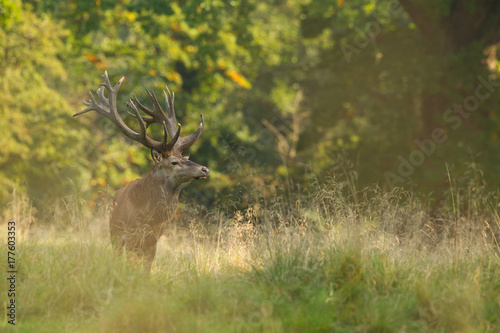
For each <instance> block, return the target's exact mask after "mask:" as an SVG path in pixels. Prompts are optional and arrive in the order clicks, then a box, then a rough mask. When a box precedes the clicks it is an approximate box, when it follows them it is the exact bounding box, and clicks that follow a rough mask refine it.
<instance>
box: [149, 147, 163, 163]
mask: <svg viewBox="0 0 500 333" xmlns="http://www.w3.org/2000/svg"><path fill="white" fill-rule="evenodd" d="M151 157H152V158H153V161H154V162H155V164H160V163H161V162H162V161H163V156H162V155H161V153H160V152H159V151H158V150H156V149H154V148H153V149H151Z"/></svg>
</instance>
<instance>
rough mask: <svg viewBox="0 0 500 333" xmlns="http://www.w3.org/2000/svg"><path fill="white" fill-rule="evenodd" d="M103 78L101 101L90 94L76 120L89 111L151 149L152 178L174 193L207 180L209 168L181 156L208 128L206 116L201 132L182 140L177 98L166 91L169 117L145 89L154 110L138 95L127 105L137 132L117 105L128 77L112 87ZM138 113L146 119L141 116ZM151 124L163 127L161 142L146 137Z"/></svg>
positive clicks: (197, 131)
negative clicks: (119, 92) (98, 114)
mask: <svg viewBox="0 0 500 333" xmlns="http://www.w3.org/2000/svg"><path fill="white" fill-rule="evenodd" d="M103 77H104V82H103V83H102V84H101V87H100V88H99V89H98V90H97V97H98V99H97V100H96V99H95V97H94V95H93V94H92V92H90V99H89V101H85V100H84V101H83V103H84V104H85V105H87V106H88V108H86V109H85V110H82V111H80V112H78V113H75V114H74V115H73V117H75V116H79V115H81V114H84V113H87V112H89V111H97V112H98V113H100V114H102V115H103V116H105V117H106V118H108V119H109V120H111V122H112V123H113V124H114V125H115V126H116V127H117V128H118V129H119V130H120V131H121V132H122V133H123V134H124V135H125V136H126V137H128V138H130V139H132V140H134V141H137V142H139V143H141V144H142V145H144V146H145V147H147V148H149V149H151V157H152V158H153V161H154V163H155V167H154V168H153V170H152V173H153V177H154V178H155V179H157V180H158V181H160V182H162V183H163V184H165V185H166V186H167V187H168V188H170V189H171V190H172V191H177V190H180V189H181V188H182V187H184V186H185V185H187V184H188V183H190V182H191V181H193V180H197V179H205V178H207V177H208V175H209V171H208V169H207V168H206V167H204V166H201V165H199V164H197V163H194V162H192V161H189V160H188V158H187V157H186V156H182V152H183V151H184V150H186V149H187V148H189V147H190V146H191V145H192V144H193V143H194V142H195V141H196V140H197V139H198V138H199V137H200V135H201V133H202V132H203V129H204V128H205V123H204V119H203V114H201V115H200V116H201V123H200V126H199V127H198V129H197V130H196V131H195V132H194V133H192V134H190V135H188V136H184V137H180V136H179V134H180V131H181V125H180V124H177V120H176V118H175V111H174V99H175V95H174V94H173V93H171V92H170V90H169V89H168V87H166V88H167V91H166V92H165V91H163V94H164V96H165V104H166V108H167V113H168V115H167V114H165V112H164V111H163V109H162V108H161V106H160V104H159V103H158V100H157V98H156V96H155V94H154V93H153V92H152V91H150V90H147V89H146V91H147V93H148V95H149V97H150V98H151V100H152V102H153V106H154V110H151V109H149V108H147V107H146V106H144V105H143V104H141V103H140V102H139V100H138V99H137V97H136V96H135V95H133V98H132V99H129V100H128V102H127V106H128V107H129V108H130V109H132V111H133V112H134V113H130V112H129V114H130V115H131V116H132V117H134V118H135V119H137V121H138V122H139V125H140V131H139V132H136V131H134V130H132V129H131V128H130V127H128V126H127V125H126V124H125V122H124V121H123V119H122V118H121V117H120V115H119V112H118V108H117V105H116V96H117V94H118V90H119V89H120V86H121V84H122V83H123V80H124V78H125V77H122V78H121V79H120V80H119V81H118V82H117V83H116V85H115V86H112V85H111V83H110V81H109V77H108V73H107V72H104V75H103ZM104 89H106V90H107V93H108V97H106V96H105V95H104ZM139 109H141V110H142V111H143V112H144V113H145V114H146V115H147V116H143V115H141V114H140V112H139ZM151 124H161V125H162V126H163V132H164V135H163V140H162V141H161V142H159V141H156V140H153V139H151V138H150V137H149V136H148V135H147V134H146V131H147V129H148V127H149V126H150V125H151ZM177 125H178V127H177ZM168 136H169V137H170V142H168V139H167V138H168Z"/></svg>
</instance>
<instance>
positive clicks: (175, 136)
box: [163, 122, 181, 152]
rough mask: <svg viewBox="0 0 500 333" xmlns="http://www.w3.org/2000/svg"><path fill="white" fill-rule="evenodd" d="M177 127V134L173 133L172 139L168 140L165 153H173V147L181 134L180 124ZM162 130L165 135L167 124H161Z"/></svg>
mask: <svg viewBox="0 0 500 333" xmlns="http://www.w3.org/2000/svg"><path fill="white" fill-rule="evenodd" d="M178 125H179V127H177V132H175V134H174V136H173V137H172V139H171V140H170V142H169V143H168V144H166V145H165V151H168V152H171V151H175V145H176V143H177V141H178V139H179V134H180V133H181V124H178ZM163 129H164V130H165V133H166V130H167V124H166V123H165V122H163ZM165 137H167V136H166V135H165ZM164 142H165V143H166V141H164Z"/></svg>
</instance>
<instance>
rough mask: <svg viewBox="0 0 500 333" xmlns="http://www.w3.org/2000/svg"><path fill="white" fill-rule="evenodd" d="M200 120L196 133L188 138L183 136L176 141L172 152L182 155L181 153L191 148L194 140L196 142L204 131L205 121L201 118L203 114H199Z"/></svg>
mask: <svg viewBox="0 0 500 333" xmlns="http://www.w3.org/2000/svg"><path fill="white" fill-rule="evenodd" d="M200 118H201V122H200V126H199V127H198V129H197V130H196V132H194V133H192V134H190V135H188V136H183V137H182V138H179V140H177V144H176V145H175V147H174V151H175V152H176V153H179V154H182V152H183V151H184V150H186V149H188V148H189V147H191V145H192V144H193V143H195V141H196V140H198V138H199V137H200V135H201V133H203V130H204V129H205V119H204V117H203V114H200Z"/></svg>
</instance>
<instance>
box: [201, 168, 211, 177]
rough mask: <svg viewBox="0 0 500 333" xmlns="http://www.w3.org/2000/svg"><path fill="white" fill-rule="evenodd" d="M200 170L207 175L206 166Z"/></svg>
mask: <svg viewBox="0 0 500 333" xmlns="http://www.w3.org/2000/svg"><path fill="white" fill-rule="evenodd" d="M201 172H203V173H204V174H205V175H207V176H208V174H209V171H208V168H205V167H203V168H201Z"/></svg>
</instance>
